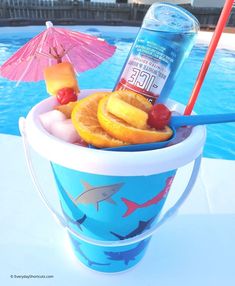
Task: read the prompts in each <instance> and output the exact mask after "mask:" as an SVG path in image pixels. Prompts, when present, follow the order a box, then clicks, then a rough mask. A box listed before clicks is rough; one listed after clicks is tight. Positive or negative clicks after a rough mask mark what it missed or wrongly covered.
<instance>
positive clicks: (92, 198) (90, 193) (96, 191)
mask: <svg viewBox="0 0 235 286" xmlns="http://www.w3.org/2000/svg"><path fill="white" fill-rule="evenodd" d="M81 183H82V184H83V186H84V188H85V191H84V192H83V193H81V194H80V195H79V196H78V197H77V198H75V199H74V198H73V197H72V196H71V195H69V194H68V193H67V195H68V196H69V197H70V199H71V200H72V201H73V203H74V204H75V205H78V204H93V205H95V207H96V209H97V211H98V210H99V203H100V202H103V201H106V202H109V203H111V204H116V202H115V201H114V200H113V199H112V196H113V195H114V194H116V193H117V192H118V191H119V189H120V188H121V187H122V186H123V184H124V183H118V184H114V185H107V186H98V187H94V186H91V185H90V184H89V183H87V182H84V181H81Z"/></svg>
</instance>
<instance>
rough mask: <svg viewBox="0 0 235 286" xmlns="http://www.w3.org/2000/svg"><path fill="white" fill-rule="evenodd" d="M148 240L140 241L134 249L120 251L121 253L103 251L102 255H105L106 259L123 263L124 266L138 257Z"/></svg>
mask: <svg viewBox="0 0 235 286" xmlns="http://www.w3.org/2000/svg"><path fill="white" fill-rule="evenodd" d="M148 241H149V239H147V240H142V241H141V242H140V243H139V244H138V245H137V246H136V247H135V248H133V249H130V250H127V251H122V252H112V251H105V252H104V254H105V255H107V258H108V259H110V260H116V261H122V260H123V261H124V263H125V265H128V263H129V262H130V261H131V260H135V258H136V256H138V255H139V254H140V253H141V252H142V251H143V250H144V248H145V247H146V246H147V244H148Z"/></svg>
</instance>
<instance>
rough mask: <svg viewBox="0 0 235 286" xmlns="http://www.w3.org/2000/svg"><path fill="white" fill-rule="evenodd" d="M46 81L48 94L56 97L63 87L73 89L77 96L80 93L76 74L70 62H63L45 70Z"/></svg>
mask: <svg viewBox="0 0 235 286" xmlns="http://www.w3.org/2000/svg"><path fill="white" fill-rule="evenodd" d="M43 72H44V79H45V83H46V88H47V92H48V93H49V94H51V95H56V94H57V92H58V90H60V89H61V88H63V87H71V88H73V90H75V92H76V94H78V93H79V87H78V83H77V78H76V74H75V71H74V68H73V65H72V64H71V63H69V62H62V63H59V64H56V65H52V66H49V67H46V68H45V69H44V71H43Z"/></svg>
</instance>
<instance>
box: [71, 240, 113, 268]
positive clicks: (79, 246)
mask: <svg viewBox="0 0 235 286" xmlns="http://www.w3.org/2000/svg"><path fill="white" fill-rule="evenodd" d="M70 239H71V240H72V242H73V245H74V247H75V250H76V251H77V252H78V253H79V254H80V255H81V256H82V257H83V258H85V260H86V261H87V263H88V265H89V266H92V265H100V266H105V265H110V263H100V262H96V261H93V260H91V259H89V258H88V257H87V256H86V254H85V253H84V252H83V251H82V249H81V245H82V244H81V243H80V242H78V241H77V240H75V239H74V238H73V237H71V236H70Z"/></svg>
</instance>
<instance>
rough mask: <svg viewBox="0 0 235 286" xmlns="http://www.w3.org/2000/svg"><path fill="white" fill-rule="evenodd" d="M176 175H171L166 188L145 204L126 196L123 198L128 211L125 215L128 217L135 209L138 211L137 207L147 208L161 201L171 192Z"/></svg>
mask: <svg viewBox="0 0 235 286" xmlns="http://www.w3.org/2000/svg"><path fill="white" fill-rule="evenodd" d="M173 179H174V177H173V176H172V177H169V178H167V180H166V186H165V187H164V189H163V190H162V191H161V192H160V193H158V194H157V195H156V196H155V197H153V198H152V199H150V200H149V201H147V202H145V203H143V204H138V203H136V202H133V201H130V200H128V199H126V198H121V200H122V201H123V202H124V203H125V204H126V206H127V211H126V212H125V213H124V215H123V217H127V216H129V215H130V214H132V213H133V212H134V211H136V210H137V209H140V208H146V207H149V206H151V205H154V204H157V203H158V202H160V201H161V200H162V199H163V198H164V197H165V196H166V195H167V193H168V192H169V190H170V187H171V184H172V182H173Z"/></svg>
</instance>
